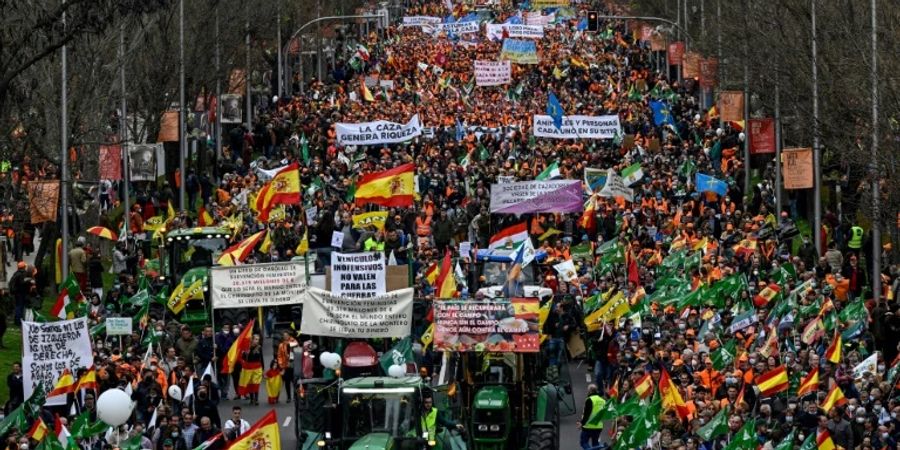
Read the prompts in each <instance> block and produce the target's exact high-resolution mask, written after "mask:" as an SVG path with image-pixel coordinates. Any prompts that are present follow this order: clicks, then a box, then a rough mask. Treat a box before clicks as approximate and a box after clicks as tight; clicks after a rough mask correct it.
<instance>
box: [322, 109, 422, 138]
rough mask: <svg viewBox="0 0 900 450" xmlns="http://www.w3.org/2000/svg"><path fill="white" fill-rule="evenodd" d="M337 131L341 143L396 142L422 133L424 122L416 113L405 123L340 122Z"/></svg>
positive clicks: (384, 121)
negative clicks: (421, 121) (420, 121)
mask: <svg viewBox="0 0 900 450" xmlns="http://www.w3.org/2000/svg"><path fill="white" fill-rule="evenodd" d="M335 131H337V139H338V143H339V144H341V145H374V144H396V143H398V142H406V141H408V140H410V139H412V138H414V137H416V136H419V135H421V134H422V124H421V123H419V115H418V114H416V115H414V116H412V119H409V122H407V123H405V124H402V123H395V122H388V121H386V120H378V121H375V122H363V123H338V124H336V125H335Z"/></svg>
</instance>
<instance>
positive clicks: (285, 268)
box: [210, 261, 306, 308]
mask: <svg viewBox="0 0 900 450" xmlns="http://www.w3.org/2000/svg"><path fill="white" fill-rule="evenodd" d="M210 289H211V296H210V298H211V299H212V306H213V308H249V307H257V306H279V305H297V304H300V302H301V297H302V295H303V293H304V292H306V267H305V266H304V264H303V262H302V261H290V262H277V263H265V264H245V265H240V266H230V267H213V268H212V269H210Z"/></svg>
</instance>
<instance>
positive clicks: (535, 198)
mask: <svg viewBox="0 0 900 450" xmlns="http://www.w3.org/2000/svg"><path fill="white" fill-rule="evenodd" d="M582 193H583V189H582V187H581V181H579V180H549V181H536V180H534V181H518V182H515V183H503V184H492V185H491V213H496V214H528V213H547V212H561V213H567V212H580V211H581V210H582V209H583V208H584V201H583V200H582Z"/></svg>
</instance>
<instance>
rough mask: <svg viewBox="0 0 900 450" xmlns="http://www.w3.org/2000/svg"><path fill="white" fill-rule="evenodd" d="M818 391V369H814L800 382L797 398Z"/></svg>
mask: <svg viewBox="0 0 900 450" xmlns="http://www.w3.org/2000/svg"><path fill="white" fill-rule="evenodd" d="M817 389H819V368H818V367H816V368H815V369H813V370H812V372H810V373H809V374H807V375H806V378H804V379H803V381H801V382H800V387H798V388H797V397H803V396H804V395H806V394H808V393H810V392H815V391H816V390H817Z"/></svg>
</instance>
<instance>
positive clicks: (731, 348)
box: [709, 339, 737, 370]
mask: <svg viewBox="0 0 900 450" xmlns="http://www.w3.org/2000/svg"><path fill="white" fill-rule="evenodd" d="M735 356H737V342H735V340H734V339H731V340H729V341H728V342H725V343H724V344H723V345H720V346H719V348H717V349H715V350H714V351H713V352H712V353H710V355H709V359H711V360H712V364H713V369H716V370H722V369H724V368H726V367H728V366H730V365H731V364H734V358H735Z"/></svg>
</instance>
